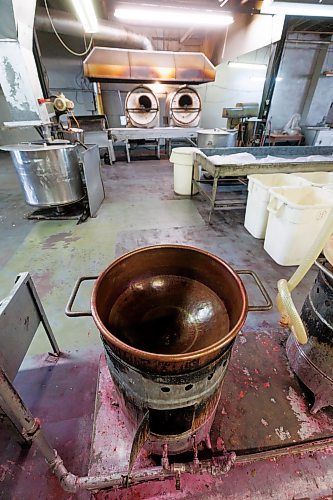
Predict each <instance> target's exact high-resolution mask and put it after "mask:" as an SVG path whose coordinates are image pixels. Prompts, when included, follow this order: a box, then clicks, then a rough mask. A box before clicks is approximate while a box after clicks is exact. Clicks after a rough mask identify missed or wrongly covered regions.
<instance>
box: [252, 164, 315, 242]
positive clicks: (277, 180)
mask: <svg viewBox="0 0 333 500" xmlns="http://www.w3.org/2000/svg"><path fill="white" fill-rule="evenodd" d="M248 179H249V184H248V198H247V204H246V212H245V221H244V226H245V228H246V229H247V230H248V231H249V233H251V234H252V236H254V237H255V238H258V239H264V238H265V233H266V227H267V220H268V211H267V205H268V202H269V197H270V194H269V190H270V189H271V188H272V187H283V186H309V185H310V182H309V181H307V180H305V179H301V178H298V177H292V176H291V175H290V174H253V175H248Z"/></svg>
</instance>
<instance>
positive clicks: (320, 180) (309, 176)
mask: <svg viewBox="0 0 333 500" xmlns="http://www.w3.org/2000/svg"><path fill="white" fill-rule="evenodd" d="M332 168H333V166H332ZM291 175H292V176H293V177H298V178H299V179H306V180H307V181H309V182H310V183H311V184H312V186H316V187H324V186H327V185H330V184H333V172H298V173H295V174H291Z"/></svg>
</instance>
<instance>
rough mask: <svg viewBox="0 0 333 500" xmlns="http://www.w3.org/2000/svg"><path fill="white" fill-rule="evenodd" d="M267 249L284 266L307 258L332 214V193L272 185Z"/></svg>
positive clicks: (266, 238)
mask: <svg viewBox="0 0 333 500" xmlns="http://www.w3.org/2000/svg"><path fill="white" fill-rule="evenodd" d="M270 195H271V196H270V201H269V204H268V207H267V208H268V212H269V216H268V223H267V230H266V237H265V242H264V249H265V250H266V252H267V253H268V254H269V255H270V256H271V257H272V259H274V260H275V262H277V263H278V264H280V265H281V266H298V265H299V264H301V263H302V261H303V260H304V259H305V257H306V255H307V253H308V252H309V250H310V248H311V245H312V244H313V242H314V240H315V239H316V237H317V236H318V234H319V231H320V230H321V228H322V226H323V224H324V222H325V221H326V219H327V217H328V215H329V213H330V211H331V210H333V196H332V192H330V191H328V190H327V191H325V190H324V189H321V188H318V187H314V186H303V187H284V188H272V189H271V190H270Z"/></svg>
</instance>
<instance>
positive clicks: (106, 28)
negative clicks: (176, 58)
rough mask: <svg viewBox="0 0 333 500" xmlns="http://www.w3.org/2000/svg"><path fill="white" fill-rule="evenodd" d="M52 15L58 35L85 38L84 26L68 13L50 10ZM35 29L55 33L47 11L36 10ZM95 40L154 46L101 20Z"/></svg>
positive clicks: (121, 45)
mask: <svg viewBox="0 0 333 500" xmlns="http://www.w3.org/2000/svg"><path fill="white" fill-rule="evenodd" d="M50 15H51V18H52V21H53V24H54V26H55V29H56V30H57V31H58V33H61V34H62V35H70V36H80V37H82V36H83V29H82V24H81V23H80V21H78V20H77V19H75V18H74V17H72V16H69V15H68V13H67V12H62V11H59V10H50ZM35 28H36V30H39V31H46V32H49V33H53V29H52V26H51V23H50V20H49V18H48V16H47V13H46V10H45V9H43V8H37V9H36V15H35ZM94 40H101V41H104V42H108V43H111V44H113V45H115V46H116V47H122V48H129V49H131V48H133V49H141V50H153V45H152V43H151V41H150V39H149V38H148V37H146V36H144V35H139V34H138V33H134V32H133V31H129V30H127V29H125V28H122V27H119V26H116V25H115V24H112V23H110V21H104V20H101V19H99V21H98V32H97V33H94Z"/></svg>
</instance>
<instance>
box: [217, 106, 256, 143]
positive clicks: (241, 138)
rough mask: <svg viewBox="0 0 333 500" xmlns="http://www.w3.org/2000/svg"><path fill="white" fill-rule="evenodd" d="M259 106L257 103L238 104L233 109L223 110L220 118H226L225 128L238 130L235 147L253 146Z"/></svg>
mask: <svg viewBox="0 0 333 500" xmlns="http://www.w3.org/2000/svg"><path fill="white" fill-rule="evenodd" d="M258 113H259V104H258V103H257V102H239V103H237V104H236V106H235V107H233V108H223V110H222V117H223V118H228V121H227V128H230V129H234V128H238V137H237V146H252V145H255V141H256V138H257V137H256V136H257V133H258V125H259V124H260V123H261V120H259V119H257V118H256V117H257V116H258Z"/></svg>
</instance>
